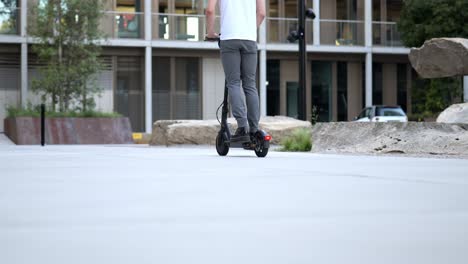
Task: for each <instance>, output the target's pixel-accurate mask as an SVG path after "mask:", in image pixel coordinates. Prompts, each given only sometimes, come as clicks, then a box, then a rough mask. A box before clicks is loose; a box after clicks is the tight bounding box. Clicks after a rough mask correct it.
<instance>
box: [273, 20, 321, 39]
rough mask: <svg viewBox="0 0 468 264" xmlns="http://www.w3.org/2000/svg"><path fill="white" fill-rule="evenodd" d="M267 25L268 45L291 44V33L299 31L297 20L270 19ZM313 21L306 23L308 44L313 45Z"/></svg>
mask: <svg viewBox="0 0 468 264" xmlns="http://www.w3.org/2000/svg"><path fill="white" fill-rule="evenodd" d="M266 23H267V42H268V43H290V42H289V41H288V36H289V33H290V32H291V31H297V26H298V19H297V18H274V17H268V18H267V19H266ZM313 28H314V25H313V21H311V20H307V21H306V28H305V30H306V38H307V40H306V43H307V44H310V45H312V44H313Z"/></svg>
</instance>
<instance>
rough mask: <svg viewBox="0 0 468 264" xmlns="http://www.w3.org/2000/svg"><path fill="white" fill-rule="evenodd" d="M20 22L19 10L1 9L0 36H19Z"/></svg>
mask: <svg viewBox="0 0 468 264" xmlns="http://www.w3.org/2000/svg"><path fill="white" fill-rule="evenodd" d="M19 21H20V9H19V8H0V34H5V35H17V34H19Z"/></svg>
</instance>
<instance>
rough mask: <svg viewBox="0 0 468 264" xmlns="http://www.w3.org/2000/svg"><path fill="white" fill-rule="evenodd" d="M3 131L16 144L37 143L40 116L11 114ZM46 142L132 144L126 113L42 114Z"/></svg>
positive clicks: (39, 130) (39, 137) (39, 133)
mask: <svg viewBox="0 0 468 264" xmlns="http://www.w3.org/2000/svg"><path fill="white" fill-rule="evenodd" d="M4 124H5V134H6V135H7V136H8V137H9V138H10V139H11V140H12V141H13V142H14V143H15V144H17V145H38V144H40V143H41V120H40V118H37V117H14V118H6V119H5V120H4ZM45 143H46V144H51V145H53V144H133V139H132V128H131V126H130V120H129V119H128V118H127V117H115V118H72V117H70V118H62V117H61V118H46V120H45Z"/></svg>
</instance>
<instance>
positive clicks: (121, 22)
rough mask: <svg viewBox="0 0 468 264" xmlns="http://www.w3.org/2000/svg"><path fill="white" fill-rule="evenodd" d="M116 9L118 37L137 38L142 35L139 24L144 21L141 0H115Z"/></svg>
mask: <svg viewBox="0 0 468 264" xmlns="http://www.w3.org/2000/svg"><path fill="white" fill-rule="evenodd" d="M116 11H117V13H116V22H117V32H118V37H119V38H139V37H140V35H142V31H141V25H142V23H143V21H144V20H143V17H142V14H141V11H142V10H141V1H140V0H117V5H116Z"/></svg>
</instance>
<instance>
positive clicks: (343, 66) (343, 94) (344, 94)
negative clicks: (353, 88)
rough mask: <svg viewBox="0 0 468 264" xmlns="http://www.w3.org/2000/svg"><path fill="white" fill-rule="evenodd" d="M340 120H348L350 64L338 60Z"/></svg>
mask: <svg viewBox="0 0 468 264" xmlns="http://www.w3.org/2000/svg"><path fill="white" fill-rule="evenodd" d="M337 69H338V80H337V81H338V97H337V100H338V102H337V103H338V121H347V120H348V64H347V63H346V62H338V63H337Z"/></svg>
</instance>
